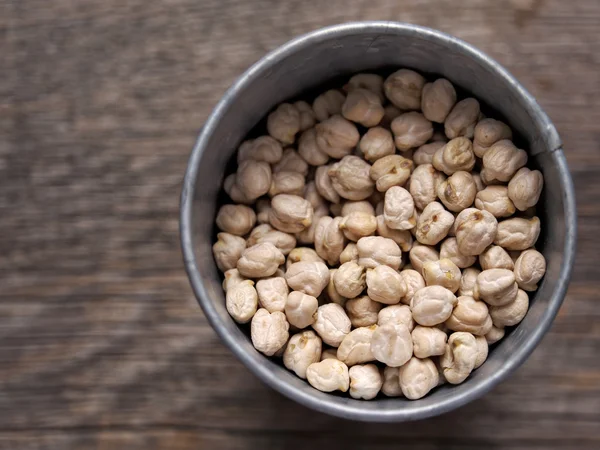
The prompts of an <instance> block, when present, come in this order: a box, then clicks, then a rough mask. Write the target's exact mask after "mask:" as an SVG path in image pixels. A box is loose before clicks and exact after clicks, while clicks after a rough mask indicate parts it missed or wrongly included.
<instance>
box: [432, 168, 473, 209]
mask: <svg viewBox="0 0 600 450" xmlns="http://www.w3.org/2000/svg"><path fill="white" fill-rule="evenodd" d="M476 194H477V186H476V185H475V181H474V180H473V177H472V176H471V174H470V173H468V172H463V171H458V172H454V173H453V174H452V175H451V176H449V177H448V179H446V180H445V181H444V182H442V183H441V184H440V185H439V186H438V188H437V195H438V197H439V199H440V200H441V201H442V203H443V204H444V206H445V207H446V208H448V209H449V210H450V211H453V212H460V211H462V210H463V209H466V208H468V207H469V206H471V205H472V204H473V201H474V200H475V195H476Z"/></svg>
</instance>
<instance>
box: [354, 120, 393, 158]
mask: <svg viewBox="0 0 600 450" xmlns="http://www.w3.org/2000/svg"><path fill="white" fill-rule="evenodd" d="M358 147H359V148H360V151H361V152H362V153H363V155H364V156H365V159H366V160H367V161H369V162H371V163H373V162H375V161H377V160H378V159H380V158H383V157H384V156H388V155H393V154H394V153H395V151H396V147H395V146H394V138H393V137H392V133H390V131H389V130H386V129H385V128H382V127H374V128H370V129H369V130H368V131H367V132H366V133H365V134H364V135H363V137H362V138H361V139H360V142H359V143H358Z"/></svg>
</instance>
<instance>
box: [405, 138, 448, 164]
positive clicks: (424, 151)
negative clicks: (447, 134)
mask: <svg viewBox="0 0 600 450" xmlns="http://www.w3.org/2000/svg"><path fill="white" fill-rule="evenodd" d="M444 145H446V142H444V141H436V142H429V143H428V144H423V145H421V146H420V147H419V148H418V149H417V151H416V152H415V153H414V154H413V161H414V163H415V164H416V165H417V166H420V165H421V164H432V163H433V155H434V154H435V152H437V151H438V150H439V149H440V148H442V147H443V146H444Z"/></svg>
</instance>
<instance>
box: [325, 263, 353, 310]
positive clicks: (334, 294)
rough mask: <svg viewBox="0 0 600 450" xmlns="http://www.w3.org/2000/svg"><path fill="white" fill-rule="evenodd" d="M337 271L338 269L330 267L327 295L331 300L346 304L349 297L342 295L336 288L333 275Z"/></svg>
mask: <svg viewBox="0 0 600 450" xmlns="http://www.w3.org/2000/svg"><path fill="white" fill-rule="evenodd" d="M336 272H337V269H329V283H327V287H326V288H325V296H326V298H327V300H329V301H330V302H333V303H336V304H338V305H342V306H344V305H345V304H346V301H347V300H348V299H347V298H346V297H342V296H341V295H340V294H339V292H338V291H336V289H335V284H334V282H333V277H334V276H335V273H336Z"/></svg>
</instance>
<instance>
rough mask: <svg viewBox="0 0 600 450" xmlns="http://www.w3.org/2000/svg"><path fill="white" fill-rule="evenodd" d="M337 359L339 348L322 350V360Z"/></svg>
mask: <svg viewBox="0 0 600 450" xmlns="http://www.w3.org/2000/svg"><path fill="white" fill-rule="evenodd" d="M326 359H337V348H327V349H324V350H323V351H322V352H321V361H325V360H326Z"/></svg>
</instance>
